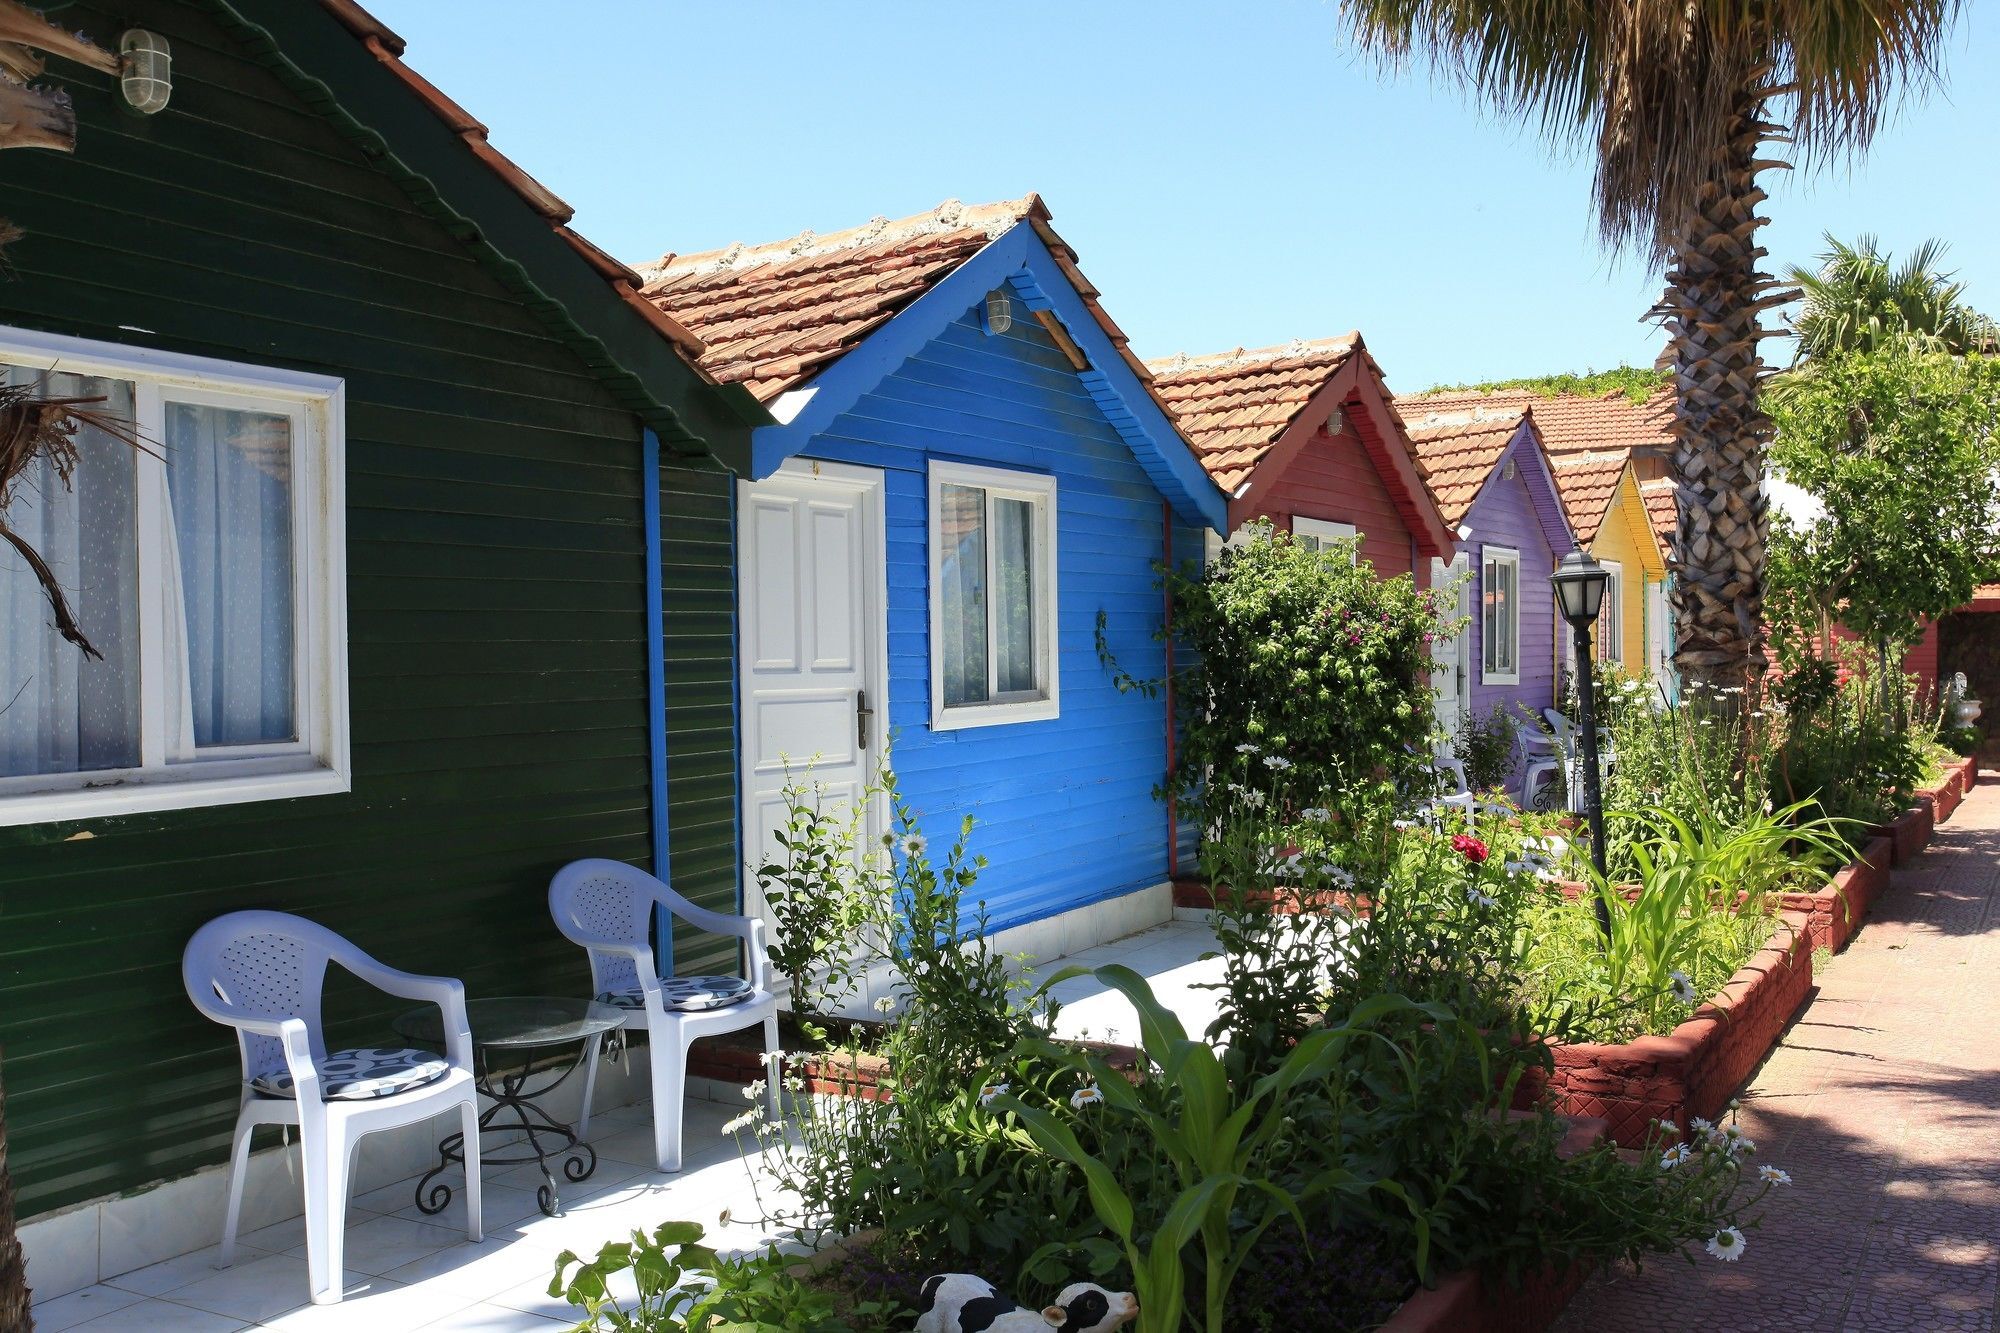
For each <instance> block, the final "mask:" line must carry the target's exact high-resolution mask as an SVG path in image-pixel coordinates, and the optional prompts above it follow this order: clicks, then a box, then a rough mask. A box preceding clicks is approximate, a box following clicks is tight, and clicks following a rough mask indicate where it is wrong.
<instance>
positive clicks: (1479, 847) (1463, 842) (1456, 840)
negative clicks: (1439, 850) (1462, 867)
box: [1451, 833, 1486, 865]
mask: <svg viewBox="0 0 2000 1333" xmlns="http://www.w3.org/2000/svg"><path fill="white" fill-rule="evenodd" d="M1451 849H1452V850H1453V851H1455V852H1457V853H1458V854H1459V855H1460V856H1462V857H1464V858H1465V859H1466V860H1468V861H1470V862H1472V863H1473V864H1474V865H1478V864H1479V863H1480V862H1481V861H1484V860H1485V859H1486V844H1485V843H1483V842H1481V841H1480V840H1479V839H1477V838H1475V837H1473V836H1472V835H1471V834H1470V833H1458V834H1454V835H1452V839H1451Z"/></svg>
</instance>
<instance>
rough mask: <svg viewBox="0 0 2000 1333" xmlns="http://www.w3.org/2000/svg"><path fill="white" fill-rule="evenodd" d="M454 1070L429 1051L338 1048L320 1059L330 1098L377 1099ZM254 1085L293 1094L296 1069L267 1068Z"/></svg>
mask: <svg viewBox="0 0 2000 1333" xmlns="http://www.w3.org/2000/svg"><path fill="white" fill-rule="evenodd" d="M450 1072H451V1064H450V1063H449V1062H448V1061H447V1060H446V1059H445V1058H444V1057H443V1056H441V1055H434V1054H432V1053H431V1052H429V1051H410V1050H401V1051H396V1050H388V1049H386V1048H384V1049H370V1048H363V1049H360V1050H353V1051H334V1052H333V1053H332V1054H330V1055H328V1056H327V1057H326V1059H324V1060H322V1061H321V1062H320V1066H319V1086H320V1094H321V1096H322V1097H324V1098H325V1100H327V1101H330V1102H366V1101H373V1100H374V1099H375V1098H377V1097H393V1096H395V1095H396V1094H397V1093H399V1092H408V1091H409V1090H410V1089H412V1088H421V1087H423V1086H424V1085H425V1084H426V1083H435V1082H437V1081H438V1080H439V1079H441V1078H443V1077H444V1076H445V1075H446V1074H449V1073H450ZM250 1086H251V1087H253V1088H255V1089H257V1091H259V1092H261V1093H265V1094H266V1095H268V1096H272V1097H290V1096H292V1095H293V1088H292V1071H291V1070H289V1069H270V1070H266V1071H265V1072H263V1073H261V1074H259V1075H257V1077H255V1078H253V1079H251V1080H250Z"/></svg>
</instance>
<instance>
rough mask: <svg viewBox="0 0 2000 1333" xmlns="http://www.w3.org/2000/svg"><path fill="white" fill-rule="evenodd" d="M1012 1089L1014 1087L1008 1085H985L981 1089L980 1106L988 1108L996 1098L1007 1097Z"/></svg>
mask: <svg viewBox="0 0 2000 1333" xmlns="http://www.w3.org/2000/svg"><path fill="white" fill-rule="evenodd" d="M1011 1087H1012V1085H1011V1084H1007V1083H988V1084H986V1085H984V1086H983V1087H981V1088H980V1089H979V1104H980V1105H981V1106H986V1105H988V1104H989V1103H991V1102H992V1100H993V1099H994V1098H995V1097H1004V1096H1006V1095H1007V1093H1008V1091H1009V1090H1010V1089H1011Z"/></svg>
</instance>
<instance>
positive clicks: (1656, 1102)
mask: <svg viewBox="0 0 2000 1333" xmlns="http://www.w3.org/2000/svg"><path fill="white" fill-rule="evenodd" d="M1811 940H1812V936H1811V932H1810V929H1809V926H1808V919H1807V918H1806V917H1805V916H1804V915H1802V914H1799V913H1795V912H1786V913H1784V914H1783V915H1782V916H1781V917H1780V918H1778V929H1777V931H1776V932H1775V933H1774V934H1773V935H1772V938H1771V941H1770V943H1768V944H1766V945H1765V946H1764V947H1763V948H1762V949H1760V950H1758V952H1757V953H1755V954H1753V955H1752V956H1751V958H1750V960H1749V961H1748V962H1746V963H1745V964H1744V965H1743V966H1742V967H1741V968H1739V969H1737V972H1736V975H1735V976H1733V977H1731V978H1730V979H1729V981H1728V982H1727V983H1726V984H1725V985H1724V986H1723V987H1722V990H1721V992H1720V993H1718V994H1717V995H1716V996H1715V998H1713V999H1711V1000H1709V1001H1707V1002H1706V1003H1704V1004H1703V1005H1701V1006H1700V1007H1699V1008H1697V1009H1696V1010H1695V1011H1694V1013H1693V1014H1692V1015H1690V1016H1689V1017H1688V1019H1687V1020H1686V1021H1685V1022H1683V1023H1682V1024H1680V1026H1678V1027H1676V1028H1675V1029H1674V1030H1673V1031H1672V1032H1671V1033H1668V1034H1667V1035H1666V1036H1664V1037H1653V1036H1647V1037H1638V1038H1635V1039H1634V1040H1632V1041H1628V1042H1618V1043H1615V1044H1597V1043H1582V1044H1577V1045H1558V1046H1555V1047H1553V1048H1552V1051H1551V1053H1552V1055H1553V1056H1554V1061H1555V1069H1554V1072H1553V1073H1550V1074H1547V1075H1542V1074H1540V1073H1539V1072H1537V1073H1536V1074H1535V1075H1534V1076H1533V1077H1530V1078H1524V1079H1522V1080H1521V1086H1520V1089H1519V1091H1518V1092H1517V1104H1520V1105H1530V1104H1532V1103H1533V1102H1534V1101H1535V1100H1536V1099H1537V1098H1539V1097H1546V1098H1548V1099H1549V1101H1550V1104H1551V1105H1553V1106H1554V1108H1555V1109H1556V1110H1557V1111H1559V1112H1562V1113H1564V1114H1567V1115H1578V1116H1602V1117H1603V1118H1604V1119H1605V1120H1606V1121H1607V1122H1608V1123H1609V1125H1610V1134H1611V1137H1612V1139H1613V1140H1614V1141H1615V1142H1617V1144H1618V1145H1619V1146H1620V1147H1622V1148H1639V1147H1644V1146H1645V1145H1646V1142H1647V1135H1648V1132H1649V1125H1650V1123H1651V1122H1652V1121H1654V1120H1670V1121H1672V1122H1674V1123H1675V1124H1677V1125H1679V1126H1681V1128H1682V1130H1683V1132H1685V1131H1686V1128H1687V1123H1688V1120H1689V1119H1690V1118H1691V1117H1693V1116H1702V1117H1705V1118H1708V1119H1711V1120H1712V1119H1714V1118H1715V1117H1716V1116H1717V1115H1718V1114H1720V1113H1721V1111H1722V1109H1723V1107H1725V1106H1726V1105H1728V1102H1729V1099H1730V1097H1732V1096H1733V1095H1734V1094H1735V1092H1736V1090H1737V1089H1738V1088H1739V1087H1741V1086H1742V1085H1743V1082H1744V1080H1745V1079H1747V1078H1748V1077H1749V1076H1750V1073H1751V1071H1752V1070H1754V1069H1756V1067H1757V1066H1758V1064H1759V1063H1760V1062H1762V1060H1763V1059H1764V1057H1765V1056H1766V1055H1767V1054H1769V1053H1770V1050H1771V1048H1772V1047H1773V1046H1774V1045H1776V1044H1777V1040H1778V1037H1779V1035H1780V1034H1781V1033H1783V1032H1784V1030H1785V1025H1786V1024H1787V1023H1789V1022H1791V1019H1792V1015H1793V1014H1795V1013H1797V1012H1798V1009H1799V1006H1800V1005H1802V1004H1804V1003H1805V1001H1806V997H1807V996H1808V994H1809V993H1810V992H1811V990H1812V944H1811Z"/></svg>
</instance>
